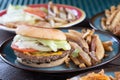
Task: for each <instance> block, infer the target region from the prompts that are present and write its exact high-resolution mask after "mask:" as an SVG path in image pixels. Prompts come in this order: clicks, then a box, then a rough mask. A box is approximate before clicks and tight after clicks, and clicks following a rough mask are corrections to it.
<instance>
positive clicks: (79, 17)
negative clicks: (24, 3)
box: [0, 4, 86, 32]
mask: <svg viewBox="0 0 120 80" xmlns="http://www.w3.org/2000/svg"><path fill="white" fill-rule="evenodd" d="M28 6H30V7H45V8H48V4H31V5H28ZM56 6H57V7H58V8H60V7H63V8H68V9H71V10H75V11H76V12H77V16H76V17H77V19H76V20H75V21H73V22H70V23H67V24H64V25H61V26H60V27H54V28H67V27H72V26H74V25H76V24H79V23H81V22H82V21H83V20H84V19H85V18H86V14H85V12H84V11H83V10H82V9H79V8H77V7H74V6H69V5H64V4H56ZM6 12H7V10H2V11H0V17H1V16H3V15H4V14H6ZM0 29H3V30H6V31H12V32H14V31H15V28H9V27H6V26H4V25H0Z"/></svg>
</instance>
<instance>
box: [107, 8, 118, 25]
mask: <svg viewBox="0 0 120 80" xmlns="http://www.w3.org/2000/svg"><path fill="white" fill-rule="evenodd" d="M118 12H119V11H118V10H115V11H114V12H112V14H111V16H110V17H107V21H106V25H110V24H111V22H112V21H113V19H114V17H115V16H116V14H117V13H118Z"/></svg>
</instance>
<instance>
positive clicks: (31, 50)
mask: <svg viewBox="0 0 120 80" xmlns="http://www.w3.org/2000/svg"><path fill="white" fill-rule="evenodd" d="M11 47H12V48H13V49H14V50H16V51H19V52H37V50H34V49H27V48H26V49H20V48H18V46H16V45H14V44H12V45H11Z"/></svg>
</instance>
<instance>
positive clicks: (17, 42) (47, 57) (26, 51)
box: [11, 35, 71, 64]
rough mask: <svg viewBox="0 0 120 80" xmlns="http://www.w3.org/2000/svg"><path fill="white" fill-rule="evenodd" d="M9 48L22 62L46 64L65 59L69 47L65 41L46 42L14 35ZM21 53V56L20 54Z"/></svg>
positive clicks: (45, 40)
mask: <svg viewBox="0 0 120 80" xmlns="http://www.w3.org/2000/svg"><path fill="white" fill-rule="evenodd" d="M11 47H12V48H13V49H14V50H15V51H17V52H15V54H16V55H17V57H19V58H21V59H22V61H25V62H29V63H36V64H38V63H46V62H47V63H48V62H51V61H54V60H57V59H60V58H63V57H65V56H66V55H67V54H68V53H69V51H70V49H71V46H70V45H69V43H68V42H67V41H65V40H47V39H39V38H31V37H26V36H22V35H16V36H15V37H14V39H13V42H12V45H11ZM21 53H22V54H21Z"/></svg>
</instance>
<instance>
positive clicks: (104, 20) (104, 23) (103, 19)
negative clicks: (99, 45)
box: [101, 18, 107, 30]
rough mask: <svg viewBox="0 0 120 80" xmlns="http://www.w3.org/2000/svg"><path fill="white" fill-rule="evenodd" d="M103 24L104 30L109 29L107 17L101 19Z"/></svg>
mask: <svg viewBox="0 0 120 80" xmlns="http://www.w3.org/2000/svg"><path fill="white" fill-rule="evenodd" d="M101 26H102V28H103V29H104V30H107V27H106V19H105V18H102V19H101Z"/></svg>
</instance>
